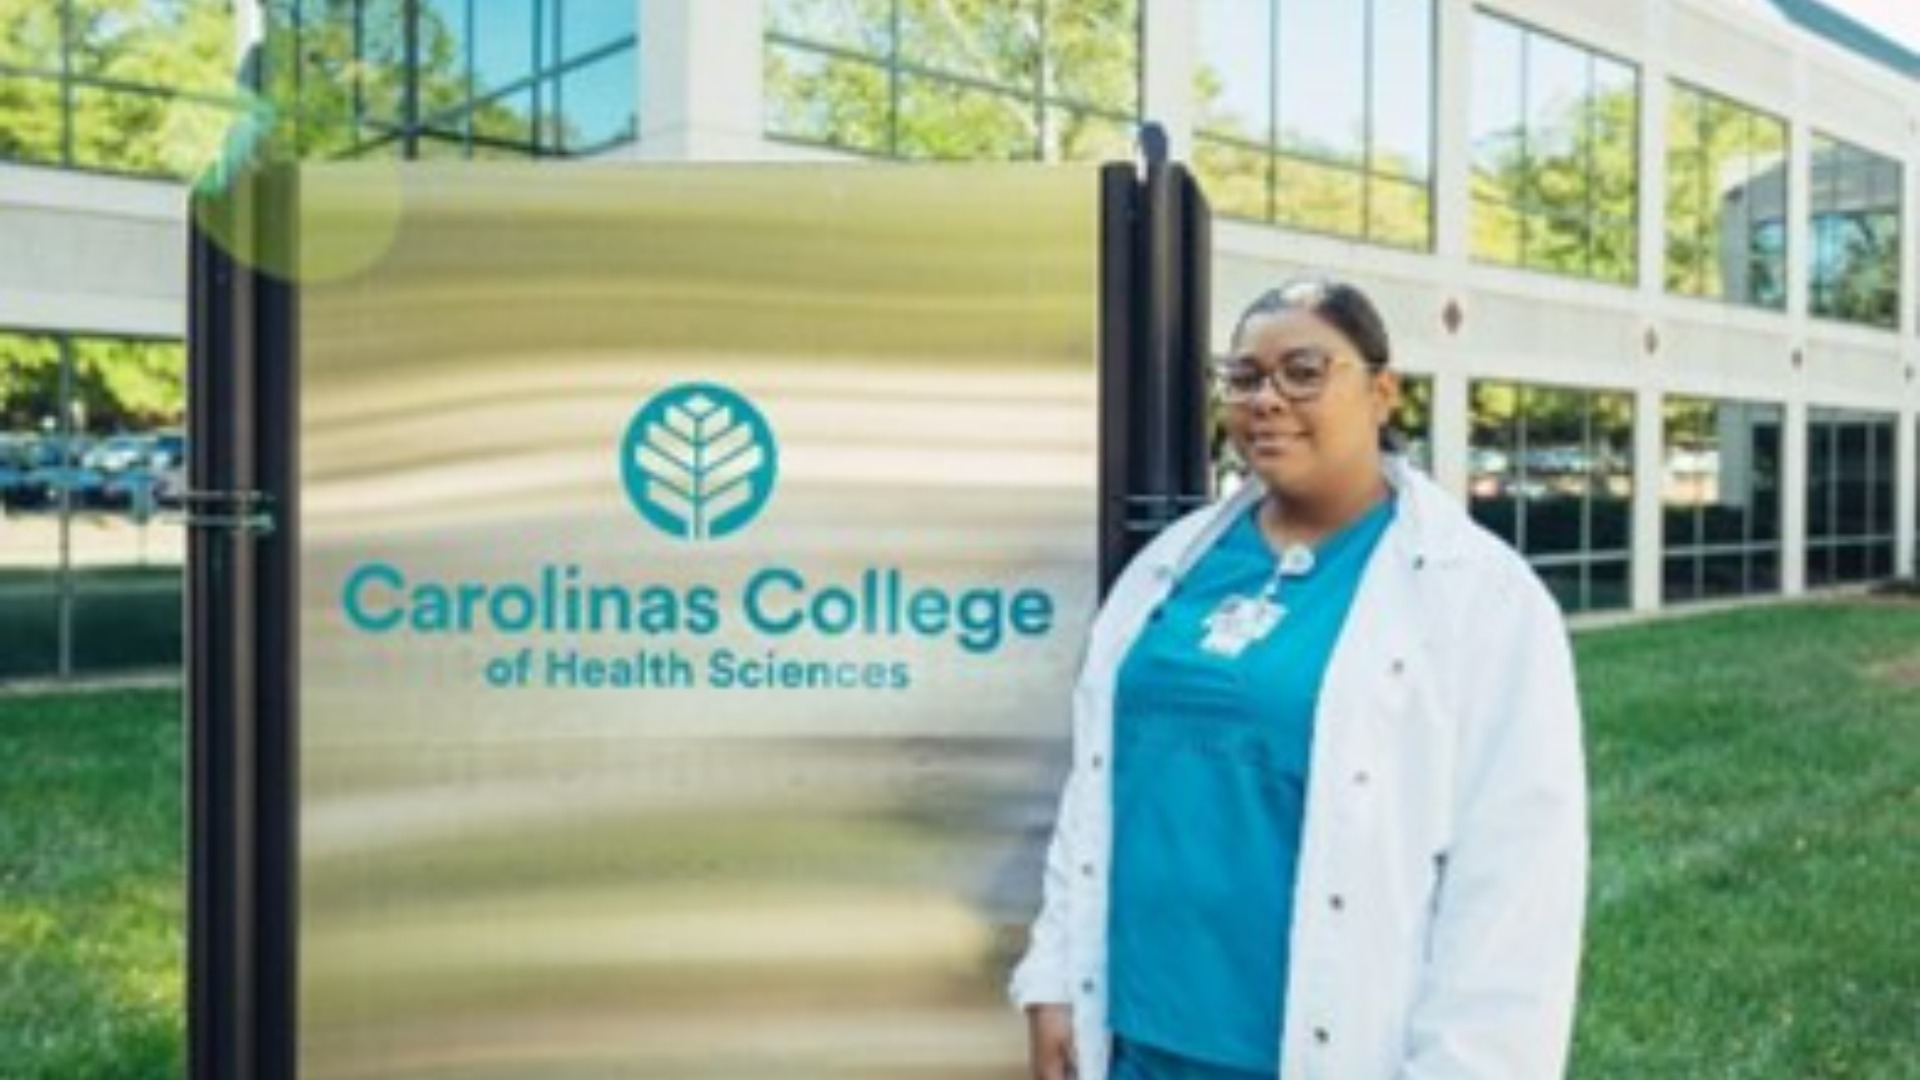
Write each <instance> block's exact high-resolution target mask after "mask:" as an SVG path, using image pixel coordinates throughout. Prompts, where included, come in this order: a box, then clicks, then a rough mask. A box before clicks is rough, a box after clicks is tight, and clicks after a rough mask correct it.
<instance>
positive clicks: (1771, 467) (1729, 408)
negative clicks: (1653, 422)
mask: <svg viewBox="0 0 1920 1080" xmlns="http://www.w3.org/2000/svg"><path fill="white" fill-rule="evenodd" d="M1663 411H1664V418H1665V436H1664V439H1663V441H1662V447H1663V451H1662V453H1663V459H1662V473H1663V476H1662V481H1661V485H1662V486H1661V504H1662V507H1663V525H1662V528H1663V530H1664V538H1665V548H1666V563H1665V567H1664V574H1663V586H1662V588H1663V596H1664V600H1665V602H1667V603H1675V602H1680V601H1685V600H1695V599H1703V598H1711V597H1724V596H1747V595H1753V594H1758V593H1774V592H1778V591H1779V590H1780V497H1781V490H1780V461H1781V457H1780V455H1781V442H1780V431H1781V423H1782V418H1783V410H1782V409H1781V407H1780V406H1778V405H1768V404H1760V403H1756V402H1743V401H1714V400H1709V399H1705V398H1681V397H1676V398H1668V399H1667V401H1666V405H1665V407H1664V410H1663Z"/></svg>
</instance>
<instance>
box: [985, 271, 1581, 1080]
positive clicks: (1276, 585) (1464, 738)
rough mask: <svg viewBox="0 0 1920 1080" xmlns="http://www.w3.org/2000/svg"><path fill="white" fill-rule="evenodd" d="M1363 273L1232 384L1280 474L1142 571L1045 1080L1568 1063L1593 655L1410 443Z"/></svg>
mask: <svg viewBox="0 0 1920 1080" xmlns="http://www.w3.org/2000/svg"><path fill="white" fill-rule="evenodd" d="M1389 359H1390V354H1389V348H1388V340H1387V334H1386V331H1385V328H1384V326H1383V325H1382V323H1381V320H1380V316H1379V314H1378V313H1377V312H1376V311H1375V309H1374V307H1373V305H1372V303H1371V302H1369V301H1368V300H1367V298H1366V297H1365V296H1364V295H1363V294H1362V293H1360V292H1359V291H1358V290H1357V289H1355V288H1353V287H1351V286H1348V285H1344V284H1335V283H1326V282H1304V283H1300V284H1297V285H1293V286H1289V287H1287V288H1283V289H1279V290H1275V291H1273V292H1270V293H1268V294H1266V295H1264V296H1262V297H1261V298H1260V299H1259V300H1257V301H1255V303H1254V304H1253V305H1252V307H1250V308H1249V309H1248V310H1247V312H1246V314H1245V315H1243V316H1242V317H1241V320H1240V324H1239V325H1238V326H1237V327H1236V328H1235V330H1234V334H1233V340H1232V348H1231V356H1230V357H1229V359H1228V360H1227V361H1226V363H1225V364H1224V365H1223V367H1222V369H1221V371H1220V374H1219V387H1220V392H1221V395H1222V398H1223V401H1224V405H1225V408H1226V416H1227V426H1228V432H1229V435H1230V436H1231V438H1232V441H1233V443H1234V445H1235V447H1236V448H1237V449H1238V451H1239V453H1240V454H1241V456H1242V457H1243V458H1244V459H1245V461H1246V463H1247V466H1248V472H1249V482H1248V483H1246V484H1245V485H1243V486H1242V487H1241V488H1240V490H1239V491H1238V492H1236V493H1235V494H1234V495H1232V496H1230V497H1229V498H1227V499H1225V500H1224V501H1222V502H1221V503H1219V504H1217V505H1215V506H1213V507H1209V508H1207V509H1204V510H1201V511H1198V512H1196V513H1194V514H1191V515H1189V516H1188V517H1186V518H1184V519H1182V520H1181V521H1179V522H1177V523H1175V524H1174V525H1173V526H1172V527H1170V528H1169V529H1167V530H1166V531H1165V532H1164V533H1162V534H1161V535H1160V536H1159V537H1157V538H1156V539H1155V540H1154V542H1153V543H1152V544H1150V545H1149V546H1148V547H1147V549H1146V550H1145V551H1143V552H1142V553H1141V554H1140V555H1139V557H1137V558H1136V559H1135V560H1134V561H1133V563H1132V564H1131V565H1130V566H1129V567H1128V568H1127V570H1126V572H1125V573H1124V574H1122V575H1121V578H1120V580H1119V581H1118V582H1117V583H1115V586H1114V589H1113V591H1112V594H1111V595H1110V596H1109V597H1108V599H1107V601H1106V603H1105V605H1104V606H1103V608H1102V610H1101V612H1100V614H1099V616H1098V618H1097V619H1096V620H1095V622H1094V625H1093V629H1092V631H1091V639H1090V642H1089V645H1088V651H1087V658H1086V661H1085V663H1084V666H1083V668H1082V671H1081V675H1080V679H1079V682H1078V685H1077V686H1076V688H1075V691H1074V734H1073V743H1074V747H1073V764H1072V769H1071V772H1070V774H1069V776H1068V779H1067V783H1066V786H1065V791H1064V792H1063V794H1062V797H1061V804H1060V813H1059V818H1058V821H1057V824H1056V826H1055V830H1054V835H1053V840H1052V843H1051V844H1050V846H1049V849H1048V856H1047V871H1046V877H1045V900H1044V904H1043V907H1042V910H1041V912H1040V915H1039V918H1038V919H1036V920H1035V922H1034V924H1033V928H1032V933H1031V937H1030V945H1029V949H1028V952H1027V955H1026V956H1025V957H1024V958H1023V959H1022V960H1021V962H1020V964H1019V966H1018V967H1017V968H1016V969H1015V970H1014V973H1013V978H1012V981H1011V985H1010V987H1009V991H1010V995H1011V997H1012V998H1013V1000H1014V1002H1015V1003H1016V1005H1018V1006H1020V1007H1022V1008H1024V1009H1025V1010H1026V1011H1027V1014H1028V1026H1029V1038H1030V1046H1031V1064H1032V1072H1033V1075H1034V1077H1036V1078H1039V1080H1060V1078H1064V1077H1070V1076H1073V1077H1078V1078H1079V1080H1106V1078H1108V1077H1109V1076H1111V1077H1113V1078H1114V1080H1147V1078H1163V1077H1182V1078H1194V1080H1202V1078H1204V1080H1253V1078H1256V1077H1264V1078H1267V1080H1272V1078H1273V1077H1275V1076H1276V1075H1278V1076H1280V1077H1283V1078H1285V1080H1313V1078H1324V1080H1442V1078H1448V1080H1550V1078H1553V1077H1558V1076H1560V1075H1561V1073H1562V1071H1563V1069H1564V1065H1565V1058H1566V1050H1567V1042H1568V1036H1569V1030H1570V1026H1571V1020H1572V1013H1573V1001H1574V990H1575V977H1576V971H1577V968H1578V961H1579V948H1580V923H1581V916H1582V910H1583V903H1584V895H1585V879H1586V794H1585V779H1584V768H1583V764H1582V756H1581V747H1580V715H1579V705H1578V701H1577V699H1576V695H1575V686H1574V673H1573V665H1572V660H1571V655H1570V651H1569V649H1568V644H1567V637H1566V631H1565V626H1564V623H1563V621H1562V619H1561V616H1560V613H1559V609H1558V608H1557V607H1556V606H1555V604H1554V602H1553V600H1552V598H1551V596H1550V595H1549V594H1548V593H1547V591H1546V590H1545V588H1544V587H1542V585H1541V584H1540V582H1539V580H1538V578H1537V577H1535V575H1534V574H1533V572H1532V571H1531V569H1530V568H1529V567H1528V566H1527V565H1526V563H1525V562H1524V561H1522V560H1521V558H1520V557H1519V556H1518V555H1516V554H1515V553H1514V551H1513V550H1512V549H1511V548H1509V547H1507V546H1506V545H1505V544H1503V543H1502V542H1501V541H1500V540H1498V539H1497V538H1495V537H1494V536H1493V535H1492V534H1490V533H1488V532H1486V531H1484V530H1483V529H1481V528H1480V527H1479V526H1477V525H1475V524H1474V523H1473V522H1472V520H1471V519H1470V518H1469V517H1468V516H1467V515H1466V513H1465V512H1464V511H1463V510H1462V508H1461V507H1460V506H1459V504H1458V503H1457V502H1456V501H1454V500H1453V499H1452V498H1451V497H1449V496H1448V495H1446V494H1445V493H1443V492H1442V491H1441V490H1440V489H1439V488H1438V487H1436V486H1435V485H1434V484H1433V482H1432V481H1430V480H1428V479H1427V478H1426V477H1424V476H1422V475H1421V474H1419V473H1418V472H1416V471H1414V470H1413V469H1412V468H1411V467H1409V466H1408V464H1407V463H1406V461H1405V459H1404V458H1403V457H1402V456H1401V455H1400V454H1398V453H1396V452H1394V451H1393V449H1392V447H1393V446H1394V441H1393V439H1392V438H1391V436H1390V433H1389V430H1388V423H1389V418H1390V416H1391V413H1392V409H1393V405H1394V402H1395V400H1396V396H1397V393H1398V380H1397V377H1396V375H1395V374H1394V373H1393V372H1392V371H1390V370H1389V369H1388V362H1389Z"/></svg>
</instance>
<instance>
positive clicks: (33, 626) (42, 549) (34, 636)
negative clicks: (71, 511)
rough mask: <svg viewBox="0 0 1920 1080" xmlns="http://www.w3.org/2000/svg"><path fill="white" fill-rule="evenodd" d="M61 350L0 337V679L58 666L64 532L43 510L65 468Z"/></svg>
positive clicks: (54, 343)
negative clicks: (51, 478) (52, 476)
mask: <svg viewBox="0 0 1920 1080" xmlns="http://www.w3.org/2000/svg"><path fill="white" fill-rule="evenodd" d="M60 367H61V345H60V342H59V341H58V340H56V339H54V338H51V337H43V336H38V335H26V334H12V333H6V332H0V679H6V678H14V677H21V676H27V677H35V676H45V675H49V674H52V673H53V672H55V671H57V670H59V667H60V607H59V604H60V589H59V585H60V581H59V573H60V531H59V521H58V519H57V518H54V517H51V516H49V515H48V514H47V513H46V512H45V508H44V502H45V491H46V480H47V476H48V473H47V470H49V469H53V468H56V467H58V466H59V465H60V463H61V459H62V457H63V456H64V455H63V454H62V445H63V444H62V440H61V437H60Z"/></svg>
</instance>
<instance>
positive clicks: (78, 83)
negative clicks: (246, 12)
mask: <svg viewBox="0 0 1920 1080" xmlns="http://www.w3.org/2000/svg"><path fill="white" fill-rule="evenodd" d="M63 6H65V7H66V8H67V10H68V11H70V15H69V16H68V17H67V18H66V20H65V23H66V27H67V33H66V35H65V36H64V38H63V36H62V32H61V27H62V21H63V19H62V8H63ZM233 47H234V35H233V15H232V12H231V10H230V8H229V4H228V2H227V0H0V63H4V64H7V65H10V66H14V67H18V68H24V69H28V70H32V71H36V72H39V73H40V74H39V75H37V76H29V77H15V76H7V77H4V78H0V157H5V158H12V159H16V160H24V161H34V162H45V163H50V164H59V165H77V166H80V167H84V168H95V169H102V170H106V171H111V172H125V173H137V174H153V175H170V176H186V175H190V174H192V173H193V172H195V171H197V170H198V169H199V168H201V167H202V166H203V165H204V164H206V162H207V161H208V160H209V159H210V158H211V156H212V154H213V153H214V151H215V149H216V148H217V146H218V145H219V141H220V138H221V133H222V131H223V130H224V128H225V126H226V124H227V123H228V121H229V119H230V117H231V115H232V111H233V109H234V107H235V103H236V98H235V94H234V90H233V77H232V71H233V62H232V58H233ZM68 69H70V70H71V77H68V76H67V75H66V74H65V72H66V71H67V70H68ZM123 84H124V85H123Z"/></svg>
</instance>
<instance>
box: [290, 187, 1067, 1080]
mask: <svg viewBox="0 0 1920 1080" xmlns="http://www.w3.org/2000/svg"><path fill="white" fill-rule="evenodd" d="M396 184H397V185H398V190H397V191H395V190H394V185H396ZM1098 197H1099V190H1098V183H1097V180H1096V174H1095V172H1094V171H1093V170H1092V169H1082V168H1062V169H1052V168H1036V167H1030V166H1029V167H1017V168H1015V167H1007V168H999V167H969V168H967V169H964V170H947V169H943V170H928V169H915V168H911V167H906V168H895V167H880V166H844V167H843V166H833V167H813V166H804V167H767V166H755V167H743V168H738V169H732V168H716V167H713V166H701V167H698V168H671V167H668V168H651V167H650V168H647V169H626V168H611V167H596V166H590V167H581V168H567V169H557V168H556V169H541V170H538V171H537V172H529V171H526V170H524V169H521V168H514V167H500V168H493V167H476V166H448V167H437V166H420V167H418V168H417V169H416V168H411V167H410V168H408V169H406V170H404V171H402V172H400V173H399V174H398V176H397V177H396V176H395V175H394V174H392V173H381V172H378V171H369V170H366V169H361V168H348V167H337V168H336V167H326V166H323V167H317V168H313V169H309V170H306V171H305V172H304V173H303V176H302V214H303V217H302V222H301V234H302V236H306V237H335V238H338V237H359V238H361V239H362V241H366V240H367V238H372V240H371V241H370V243H372V245H373V246H372V248H371V249H370V253H369V254H368V255H367V257H366V258H365V259H364V260H363V262H364V267H363V268H361V269H358V270H357V271H356V272H352V273H346V274H340V275H335V276H334V277H333V278H332V279H331V280H328V281H325V282H313V283H309V284H306V285H305V286H304V287H303V288H302V290H301V307H300V312H299V324H298V325H299V341H298V346H299V348H298V351H299V354H300V357H301V360H300V369H299V382H300V422H299V442H298V458H299V485H300V491H301V500H300V515H299V537H300V549H299V563H300V568H301V569H300V577H299V584H300V587H299V597H300V606H301V615H300V619H299V636H300V643H299V650H300V671H301V676H300V682H299V699H298V701H299V723H298V731H299V735H298V760H299V763H300V776H299V807H298V820H299V848H300V853H299V865H298V877H299V894H298V908H297V910H298V968H299V973H300V974H299V980H300V981H299V985H298V1001H299V1018H298V1019H299V1023H298V1034H297V1059H298V1063H299V1072H300V1075H301V1076H302V1077H303V1078H305V1080H348V1078H363V1077H381V1078H383V1080H398V1078H406V1077H429V1076H432V1077H443V1076H460V1077H462V1078H464V1080H494V1078H509V1077H515V1078H517V1077H527V1078H535V1077H537V1078H541V1080H554V1078H567V1077H636V1078H637V1077H647V1078H650V1080H651V1078H662V1077H675V1076H696V1075H697V1076H702V1077H716V1078H718V1077H736V1076H737V1077H743V1078H744V1077H755V1078H759V1077H764V1076H768V1075H780V1076H786V1077H822V1078H825V1077H856V1076H873V1077H883V1076H884V1077H889V1078H897V1077H943V1076H954V1077H959V1076H979V1075H994V1074H999V1075H1014V1074H1016V1073H1017V1072H1018V1070H1019V1069H1020V1068H1022V1067H1023V1066H1022V1062H1023V1061H1024V1053H1025V1049H1024V1031H1023V1028H1022V1027H1021V1026H1020V1023H1019V1020H1018V1018H1017V1017H1015V1016H1013V1015H1012V1014H1011V1013H1010V1012H1009V1011H1008V1009H1007V1006H1006V1005H1005V1003H1004V1000H1003V998H1002V983H1003V979H1004V974H1005V971H1004V966H1003V965H1004V962H1005V960H1006V959H1007V957H1006V955H1005V953H1004V941H1005V932H1006V930H1007V929H1008V928H1009V927H1011V926H1015V925H1019V924H1023V923H1024V921H1025V919H1026V918H1027V917H1028V916H1030V914H1031V902H1032V893H1033V889H1035V888H1037V884H1038V882H1037V872H1036V871H1034V870H1033V868H1032V867H1031V866H1029V865H1026V864H1022V863H1019V862H1017V861H1016V857H1017V856H1018V855H1019V854H1020V852H1021V850H1022V847H1023V845H1026V844H1029V843H1031V838H1030V837H1027V836H1023V835H1022V834H1021V831H1020V827H1019V826H1020V824H1021V822H1022V821H1023V820H1025V819H1026V818H1028V817H1030V816H1032V814H1033V808H1034V807H1035V805H1036V801H1035V800H1036V799H1040V800H1046V801H1047V802H1048V804H1049V805H1050V800H1051V798H1052V792H1053V790H1054V785H1055V784H1056V783H1057V780H1058V773H1057V771H1056V769H1055V768H1054V767H1053V766H1055V765H1056V764H1057V762H1054V761H1050V760H1045V751H1047V750H1048V748H1053V747H1057V746H1058V745H1059V741H1060V739H1061V736H1062V735H1063V734H1064V733H1065V730H1066V725H1067V708H1068V695H1069V688H1070V685H1071V682H1072V675H1073V668H1074V666H1075V663H1076V661H1077V659H1078V656H1079V652H1080V648H1081V645H1082V643H1083V639H1084V634H1085V629H1086V623H1087V620H1088V618H1089V617H1090V615H1091V613H1092V610H1093V606H1094V600H1095V586H1096V581H1095V573H1096V568H1095V565H1094V562H1095V544H1096V528H1097V522H1096V515H1097V505H1096V498H1097V493H1096V480H1097V477H1098V472H1099V462H1098V457H1097V451H1098V447H1097V442H1098V424H1099V418H1098V415H1097V390H1098V388H1097V386H1096V377H1095V371H1096V355H1095V352H1096V344H1097V343H1096V337H1097V334H1098V329H1099V312H1098V285H1099V281H1098V276H1099V265H1098V256H1099V252H1098V250H1097V247H1098V244H1097V231H1098ZM1040 816H1041V817H1042V818H1044V816H1045V815H1044V813H1042V814H1041V815H1040Z"/></svg>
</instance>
